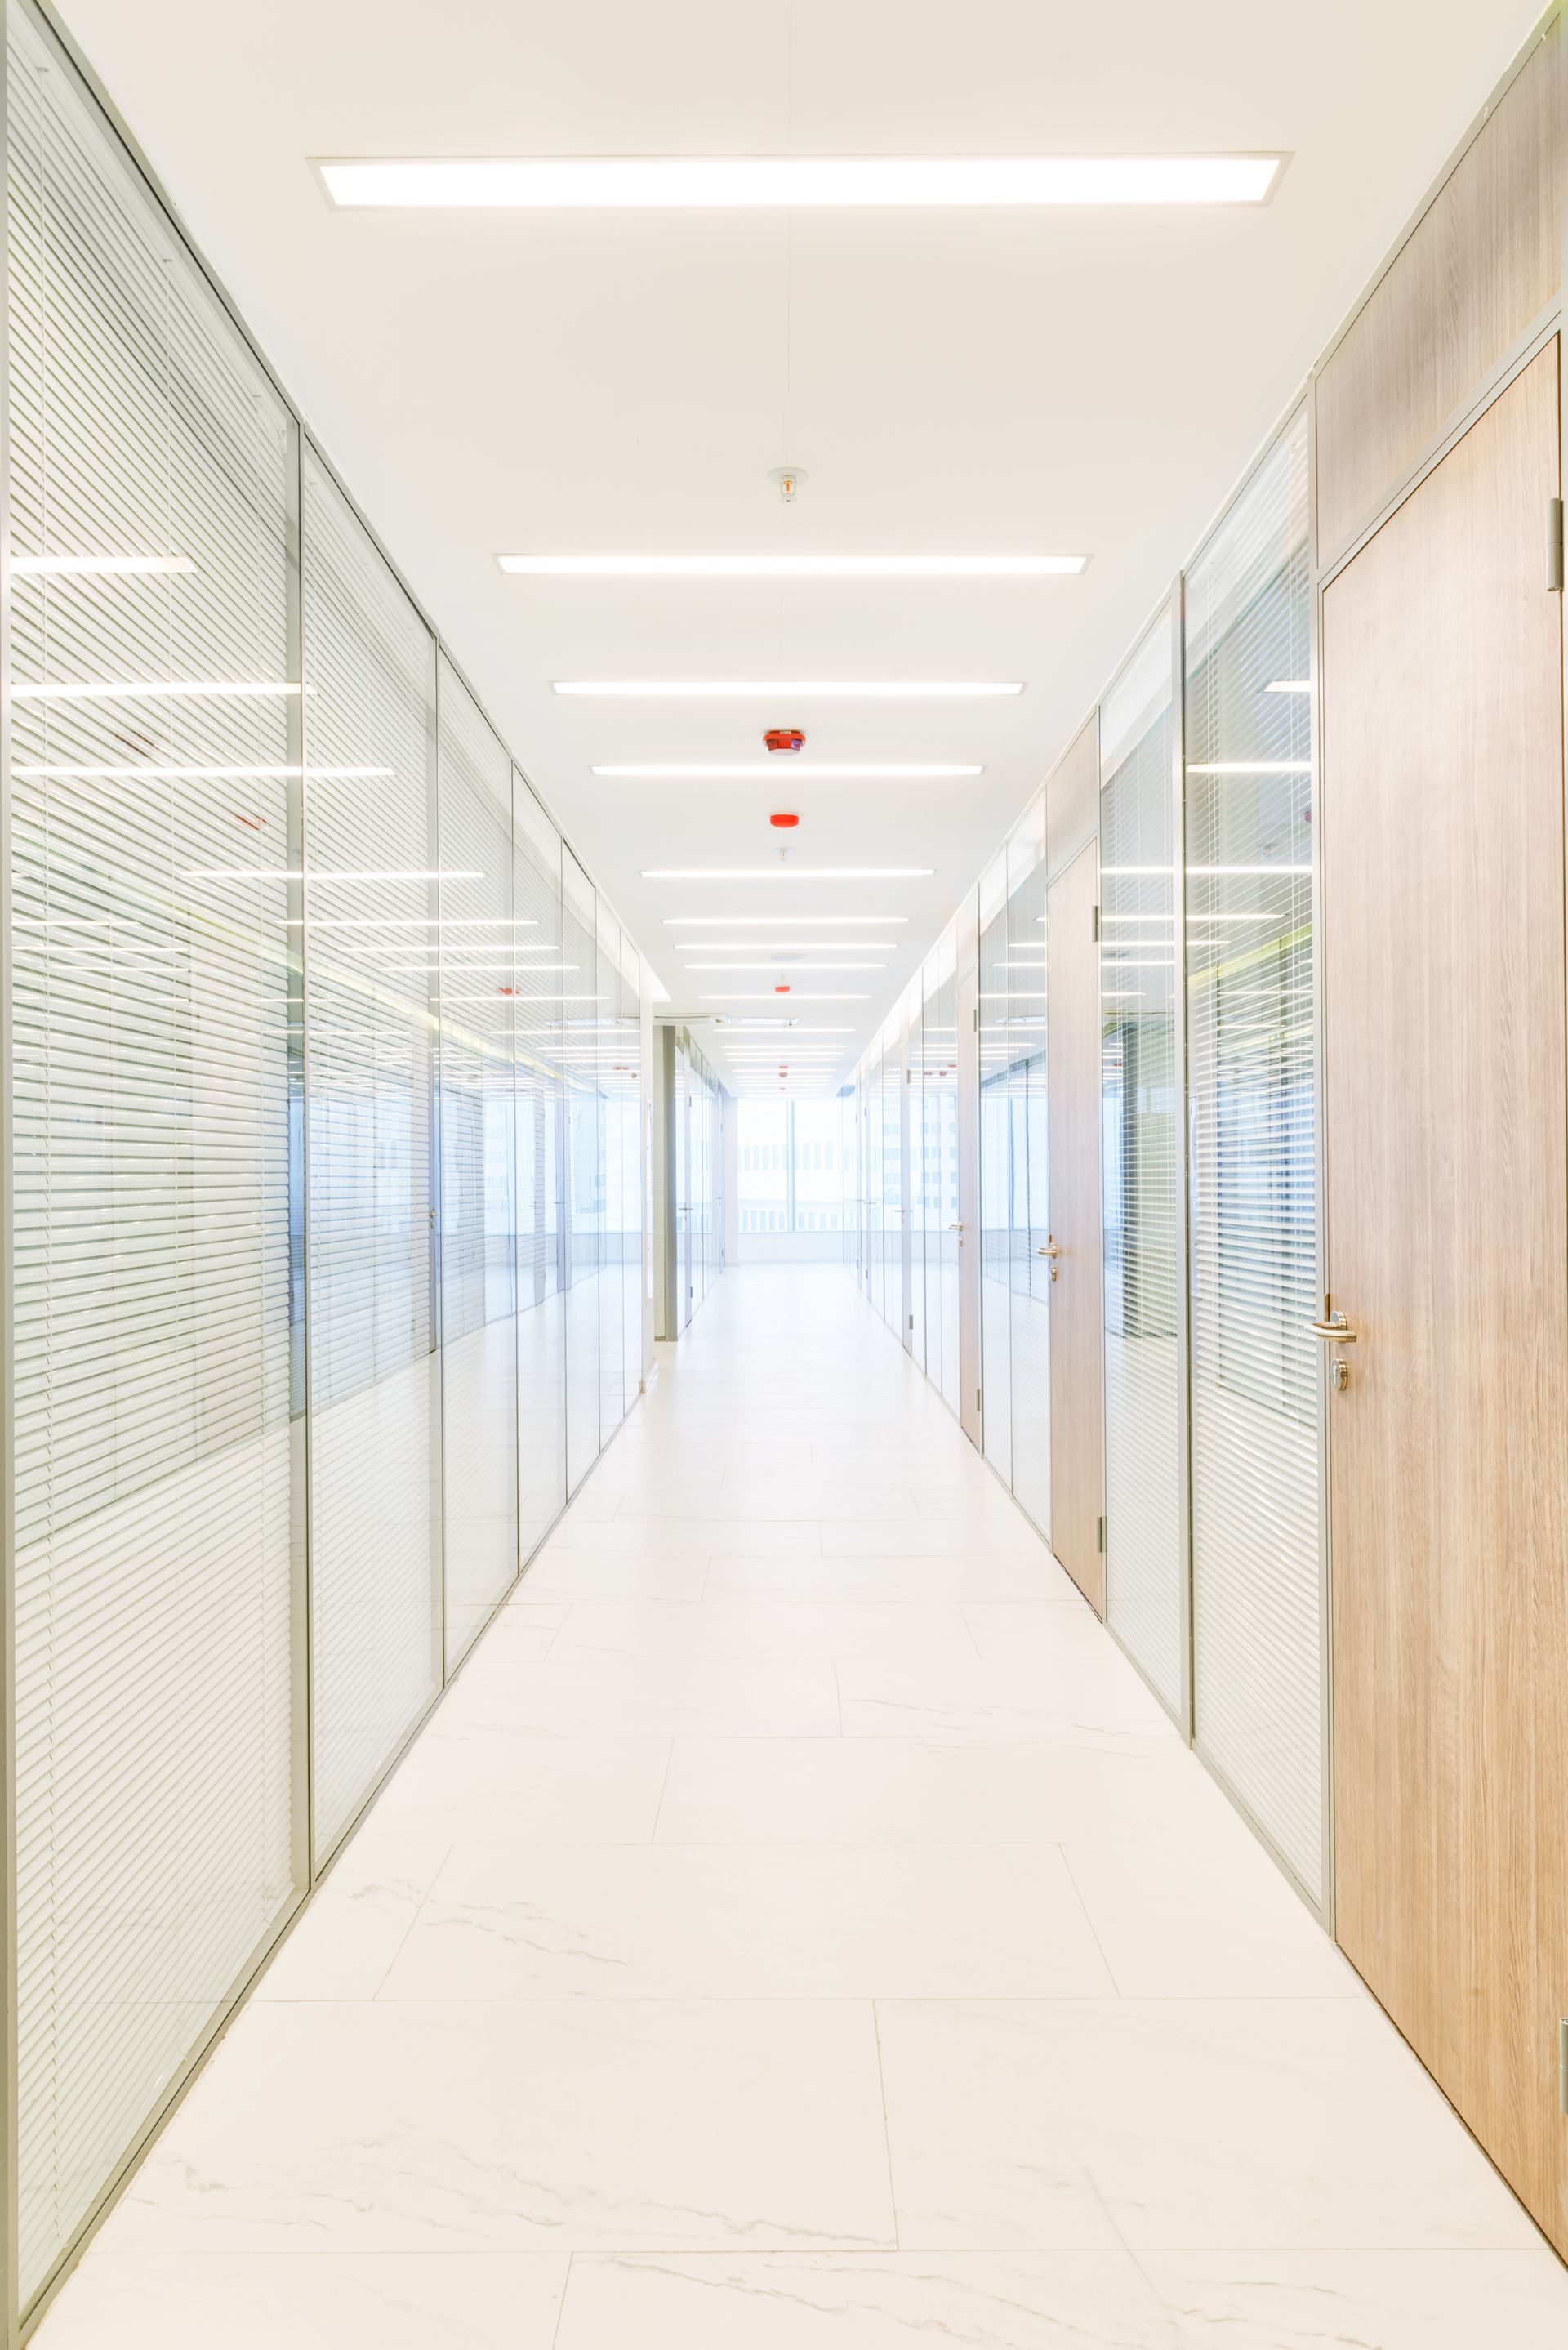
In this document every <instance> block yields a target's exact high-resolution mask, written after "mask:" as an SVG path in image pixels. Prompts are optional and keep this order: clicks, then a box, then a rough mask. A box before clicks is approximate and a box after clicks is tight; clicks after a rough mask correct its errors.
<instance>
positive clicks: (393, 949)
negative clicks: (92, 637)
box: [302, 449, 466, 1861]
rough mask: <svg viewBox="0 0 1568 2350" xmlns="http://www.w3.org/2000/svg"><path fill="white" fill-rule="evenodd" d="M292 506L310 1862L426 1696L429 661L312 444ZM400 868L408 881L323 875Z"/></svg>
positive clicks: (433, 1390)
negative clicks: (306, 992)
mask: <svg viewBox="0 0 1568 2350" xmlns="http://www.w3.org/2000/svg"><path fill="white" fill-rule="evenodd" d="M303 494H304V513H303V525H304V527H303V531H302V538H303V544H304V549H305V562H304V641H305V675H306V683H307V685H308V687H309V694H308V700H307V705H306V707H307V712H308V715H307V718H306V728H305V746H306V778H305V827H304V830H305V873H306V895H305V938H306V958H307V962H308V968H309V973H310V980H309V989H310V1001H309V1012H308V1018H309V1028H310V1050H309V1057H308V1063H307V1067H306V1105H307V1167H308V1183H309V1214H308V1218H307V1231H308V1235H309V1241H308V1257H307V1266H308V1284H307V1298H308V1313H309V1357H308V1359H309V1367H310V1414H311V1419H310V1521H311V1578H310V1604H311V1615H312V1637H313V1646H312V1658H313V1670H314V1688H313V1692H312V1711H313V1718H314V1725H315V1771H314V1778H313V1787H312V1811H313V1815H314V1838H315V1849H316V1856H317V1860H318V1861H319V1860H324V1859H325V1858H326V1857H327V1855H328V1854H329V1853H330V1852H331V1850H332V1848H333V1846H334V1845H335V1844H336V1843H337V1838H338V1836H339V1835H341V1833H342V1831H343V1829H344V1828H345V1827H346V1826H347V1825H348V1822H349V1821H350V1820H351V1819H352V1818H353V1816H354V1814H355V1813H356V1812H357V1811H358V1808H359V1805H360V1804H361V1803H362V1802H363V1801H364V1799H365V1796H366V1795H367V1794H369V1790H370V1788H371V1787H372V1785H373V1784H374V1783H375V1781H376V1779H377V1777H378V1776H379V1773H380V1772H381V1771H382V1769H383V1768H384V1767H385V1765H386V1762H387V1758H388V1756H389V1754H391V1753H393V1752H395V1751H396V1749H397V1747H398V1745H399V1743H400V1741H401V1740H402V1738H403V1737H404V1735H405V1734H406V1733H407V1731H409V1730H410V1728H411V1727H412V1725H413V1723H414V1722H415V1721H417V1720H418V1719H419V1716H420V1715H421V1712H422V1711H424V1709H425V1707H426V1706H427V1705H428V1704H429V1703H430V1700H431V1698H432V1697H433V1695H434V1694H435V1692H436V1690H438V1689H439V1688H440V1687H441V1652H440V1626H441V1522H440V1513H439V1507H432V1497H434V1499H435V1501H436V1502H438V1503H439V1492H440V1489H439V1486H438V1485H437V1483H436V1480H435V1476H434V1462H435V1461H436V1459H437V1458H438V1451H439V1444H440V1432H439V1429H438V1426H437V1418H438V1415H439V1411H440V1390H439V1387H438V1384H437V1381H436V1377H435V1364H434V1357H433V1352H432V1349H433V1344H434V1338H433V1332H432V1327H431V1215H430V1208H431V1181H430V1179H431V1117H430V1109H431V1074H432V1059H433V1049H432V1035H433V1032H432V1027H431V995H432V992H433V987H434V972H433V968H432V966H433V962H434V957H433V956H432V954H431V942H432V941H433V940H434V938H435V936H436V935H437V933H436V930H435V926H434V923H433V921H432V919H431V918H432V916H433V914H434V912H435V889H434V884H433V883H432V882H431V881H428V880H426V879H423V878H422V877H423V875H424V874H425V872H426V871H427V870H428V868H429V866H430V837H429V833H430V733H429V727H428V723H427V718H428V711H429V704H430V691H431V663H432V661H433V660H434V651H435V649H434V646H433V643H432V641H431V636H430V633H429V631H428V629H426V628H425V626H424V623H423V622H422V621H421V619H420V618H419V615H418V614H417V613H416V612H415V611H414V609H413V608H412V606H411V605H410V603H409V601H408V598H406V597H405V595H404V594H403V591H402V589H401V588H400V586H399V585H398V582H397V581H396V579H395V578H394V577H392V575H391V573H390V572H389V569H388V568H387V566H386V564H385V563H384V562H383V561H382V559H381V556H379V554H378V552H377V550H376V548H375V546H373V545H372V543H371V541H370V538H369V534H368V533H367V532H366V530H365V528H364V526H363V525H362V524H361V523H360V522H359V521H358V517H357V516H356V515H354V514H353V512H352V511H351V509H350V508H349V507H348V504H347V503H346V502H345V500H344V499H343V497H342V496H341V495H340V494H339V492H338V491H337V487H336V486H335V484H333V482H332V480H331V478H330V476H329V475H328V474H327V471H326V469H325V468H324V466H323V465H322V463H321V462H320V460H319V458H318V457H317V455H316V453H315V452H314V451H313V450H309V449H307V450H306V452H305V459H304V493H303ZM396 871H402V872H407V873H410V874H412V875H413V876H414V877H415V878H414V879H410V880H402V881H399V880H386V879H366V878H350V879H339V878H337V877H339V876H341V875H345V874H347V875H348V876H350V877H364V876H367V875H369V874H371V873H376V874H378V875H379V874H383V873H386V872H396ZM465 935H466V934H465Z"/></svg>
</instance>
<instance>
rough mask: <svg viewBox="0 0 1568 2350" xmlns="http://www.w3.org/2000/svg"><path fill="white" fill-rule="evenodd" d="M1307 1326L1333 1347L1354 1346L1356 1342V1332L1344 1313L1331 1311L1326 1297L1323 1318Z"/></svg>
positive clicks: (1315, 1336) (1313, 1333)
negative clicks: (1332, 1312)
mask: <svg viewBox="0 0 1568 2350" xmlns="http://www.w3.org/2000/svg"><path fill="white" fill-rule="evenodd" d="M1307 1328H1308V1329H1309V1330H1310V1331H1311V1332H1312V1335H1313V1336H1314V1338H1322V1339H1324V1341H1325V1342H1326V1343H1327V1344H1328V1345H1329V1346H1331V1347H1354V1346H1355V1339H1356V1333H1355V1331H1354V1330H1353V1329H1352V1328H1351V1327H1350V1326H1349V1324H1348V1323H1347V1322H1346V1320H1345V1316H1344V1315H1343V1314H1331V1313H1329V1311H1328V1300H1327V1299H1326V1298H1325V1299H1324V1315H1323V1319H1322V1320H1321V1321H1318V1322H1309V1323H1308V1324H1307Z"/></svg>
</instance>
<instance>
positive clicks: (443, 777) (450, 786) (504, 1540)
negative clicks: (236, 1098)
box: [437, 656, 518, 1666]
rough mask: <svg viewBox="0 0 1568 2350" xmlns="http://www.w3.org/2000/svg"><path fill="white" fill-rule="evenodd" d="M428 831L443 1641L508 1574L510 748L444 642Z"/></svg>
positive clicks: (511, 1559) (512, 1545) (512, 1357)
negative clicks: (437, 1121) (437, 1149)
mask: <svg viewBox="0 0 1568 2350" xmlns="http://www.w3.org/2000/svg"><path fill="white" fill-rule="evenodd" d="M437 705H438V711H439V719H440V723H439V728H438V736H439V757H438V785H437V806H438V823H439V828H440V830H439V837H440V843H441V867H440V869H441V879H440V881H439V883H438V885H437V896H438V899H439V904H440V913H441V933H440V935H441V1396H442V1426H443V1432H444V1442H443V1448H442V1451H443V1461H444V1488H445V1520H446V1654H447V1662H448V1665H449V1666H450V1665H452V1664H453V1663H454V1662H455V1661H456V1659H458V1658H459V1657H461V1656H462V1654H463V1653H464V1651H465V1650H466V1649H467V1648H468V1647H469V1644H470V1643H471V1642H472V1639H473V1638H474V1637H475V1635H476V1634H477V1633H479V1632H480V1631H481V1630H482V1629H483V1627H484V1626H485V1624H486V1623H488V1621H489V1620H490V1615H491V1611H492V1610H493V1607H495V1605H496V1603H497V1602H498V1601H499V1600H500V1598H501V1597H502V1596H503V1595H504V1592H505V1590H506V1588H507V1586H508V1585H509V1584H510V1583H511V1582H512V1580H513V1578H514V1576H515V1575H516V1573H517V1567H518V1555H517V1345H516V1338H517V1333H516V1311H517V1308H516V1283H515V1275H514V1233H515V1232H516V1229H517V1216H516V1190H517V1180H516V1162H515V1154H516V1146H517V1132H516V1122H515V1109H514V1101H513V1058H514V1036H513V1028H514V1020H515V987H516V976H515V972H516V962H515V957H514V952H513V943H512V942H513V939H514V934H515V933H514V922H513V912H512V762H511V760H510V759H509V758H508V757H507V755H506V754H505V752H504V750H503V749H502V747H501V744H500V743H498V742H497V741H496V739H495V736H494V735H493V733H491V731H490V729H489V727H488V726H487V725H486V724H485V723H484V720H483V717H482V715H481V714H480V712H479V710H478V709H477V708H476V706H475V704H474V702H473V701H472V698H471V696H470V695H469V693H468V692H467V691H466V689H465V688H464V686H463V684H462V681H461V680H460V679H459V678H458V677H457V675H456V674H455V672H454V671H452V668H451V667H450V666H449V665H448V663H447V661H446V660H445V658H444V656H443V657H442V659H441V665H440V675H439V681H438V688H437Z"/></svg>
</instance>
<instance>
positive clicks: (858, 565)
mask: <svg viewBox="0 0 1568 2350" xmlns="http://www.w3.org/2000/svg"><path fill="white" fill-rule="evenodd" d="M1088 559H1089V558H1088V556H1086V555H498V556H496V558H495V560H496V562H497V563H498V564H499V565H500V566H501V568H502V570H503V571H505V572H508V573H510V574H512V575H513V576H514V577H524V578H531V579H1059V578H1069V577H1074V576H1075V574H1076V573H1078V572H1080V571H1082V569H1083V568H1084V566H1085V564H1086V563H1087V561H1088Z"/></svg>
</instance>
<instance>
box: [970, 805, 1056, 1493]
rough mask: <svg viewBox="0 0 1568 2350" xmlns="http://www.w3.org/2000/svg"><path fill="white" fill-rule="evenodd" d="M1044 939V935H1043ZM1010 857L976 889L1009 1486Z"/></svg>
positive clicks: (997, 1340)
mask: <svg viewBox="0 0 1568 2350" xmlns="http://www.w3.org/2000/svg"><path fill="white" fill-rule="evenodd" d="M1042 936H1044V933H1042ZM1007 961H1008V956H1007V853H1006V851H1005V849H1004V850H1003V851H1002V855H1001V856H1000V857H998V858H994V859H993V861H992V864H991V866H990V867H989V868H987V870H986V872H985V874H984V876H983V877H982V879H981V885H980V965H979V973H980V976H979V1009H980V1049H979V1062H980V1284H981V1285H980V1344H981V1399H982V1404H983V1422H984V1443H985V1457H986V1459H987V1460H988V1461H990V1462H991V1465H992V1468H993V1469H994V1470H995V1471H996V1472H997V1474H998V1476H1000V1477H1002V1478H1005V1479H1006V1480H1007V1482H1009V1483H1011V1482H1012V1299H1011V1294H1010V1289H1009V1275H1010V1267H1011V1260H1012V1234H1011V1232H1010V1231H1009V1228H1008V1221H1007V1200H1008V1147H1007V1146H1008V1118H1007V1069H1008V1035H1009V1031H1008V1026H1007V980H1008V972H1007Z"/></svg>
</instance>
